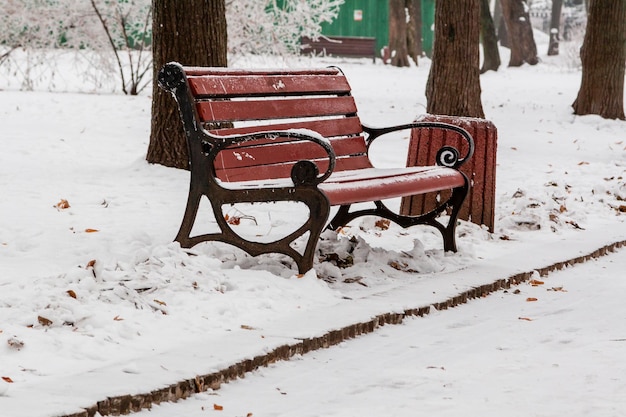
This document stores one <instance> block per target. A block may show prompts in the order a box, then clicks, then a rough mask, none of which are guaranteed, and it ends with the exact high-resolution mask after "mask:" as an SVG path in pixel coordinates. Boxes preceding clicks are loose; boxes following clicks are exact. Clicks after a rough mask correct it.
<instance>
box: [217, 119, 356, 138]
mask: <svg viewBox="0 0 626 417" xmlns="http://www.w3.org/2000/svg"><path fill="white" fill-rule="evenodd" d="M289 129H308V130H312V131H314V132H317V133H319V134H320V135H322V136H324V137H327V138H330V137H334V136H349V135H360V134H362V133H363V128H362V127H361V120H360V119H359V118H358V117H356V116H352V117H339V118H333V119H323V120H304V121H302V120H298V121H293V122H289V123H277V124H267V123H266V122H265V121H263V122H262V123H260V124H254V125H246V126H242V127H234V128H225V129H219V130H217V129H211V130H209V132H210V133H212V134H214V135H224V136H226V135H239V134H246V133H254V132H263V131H270V130H289Z"/></svg>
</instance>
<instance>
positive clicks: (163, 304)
mask: <svg viewBox="0 0 626 417" xmlns="http://www.w3.org/2000/svg"><path fill="white" fill-rule="evenodd" d="M154 302H155V303H157V304H158V305H161V306H166V305H167V304H166V303H165V301H161V300H157V299H156V298H155V299H154Z"/></svg>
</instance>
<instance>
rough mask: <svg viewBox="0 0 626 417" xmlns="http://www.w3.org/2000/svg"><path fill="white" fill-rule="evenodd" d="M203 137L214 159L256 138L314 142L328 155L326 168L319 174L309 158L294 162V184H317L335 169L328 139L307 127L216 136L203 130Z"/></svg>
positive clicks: (333, 155)
mask: <svg viewBox="0 0 626 417" xmlns="http://www.w3.org/2000/svg"><path fill="white" fill-rule="evenodd" d="M203 133H204V136H205V139H204V140H203V145H204V146H203V148H204V149H205V150H208V152H206V154H207V157H209V158H210V159H211V161H214V160H215V158H216V157H217V155H218V154H219V152H222V151H224V150H226V149H228V148H230V147H232V146H235V145H238V144H242V143H245V142H249V141H256V140H263V139H268V140H274V139H277V138H281V139H285V138H287V139H289V140H294V141H309V142H314V143H316V144H317V145H319V146H320V147H321V148H323V149H324V151H326V154H327V155H328V168H327V169H326V171H325V172H324V173H323V174H321V175H320V173H319V169H318V167H317V165H316V164H315V163H314V162H313V161H310V160H300V161H298V162H296V164H295V165H294V166H293V168H292V170H291V179H292V181H293V183H294V185H296V186H298V185H317V184H319V183H321V182H323V181H325V180H326V179H327V178H328V177H330V175H331V174H332V173H333V170H334V169H335V163H336V156H335V151H334V150H333V148H332V145H331V144H330V141H328V139H326V138H325V137H323V136H322V135H320V134H319V133H317V132H315V131H312V130H308V129H289V130H276V131H260V132H254V133H247V134H242V135H228V136H217V135H212V134H211V133H209V132H207V131H204V132H203Z"/></svg>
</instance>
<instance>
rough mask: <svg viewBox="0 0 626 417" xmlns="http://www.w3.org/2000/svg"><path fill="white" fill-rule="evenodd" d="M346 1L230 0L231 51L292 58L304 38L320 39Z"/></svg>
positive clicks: (229, 42)
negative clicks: (326, 24) (324, 27)
mask: <svg viewBox="0 0 626 417" xmlns="http://www.w3.org/2000/svg"><path fill="white" fill-rule="evenodd" d="M343 2H344V0H306V1H304V0H283V1H277V0H265V1H259V0H256V1H255V0H230V1H227V2H226V20H227V22H228V50H229V53H230V54H232V55H246V54H271V55H289V54H294V53H298V52H299V51H300V38H301V37H303V36H306V37H309V38H312V39H316V38H317V37H319V35H320V34H321V30H322V27H321V25H322V23H325V22H332V21H333V20H334V19H335V18H336V17H337V14H338V13H339V6H341V4H343Z"/></svg>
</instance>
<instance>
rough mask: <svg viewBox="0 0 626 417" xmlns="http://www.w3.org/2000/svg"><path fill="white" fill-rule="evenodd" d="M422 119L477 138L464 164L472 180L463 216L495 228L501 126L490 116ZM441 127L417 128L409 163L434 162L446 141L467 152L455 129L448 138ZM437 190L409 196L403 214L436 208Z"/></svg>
mask: <svg viewBox="0 0 626 417" xmlns="http://www.w3.org/2000/svg"><path fill="white" fill-rule="evenodd" d="M420 121H432V122H444V123H450V124H454V125H457V126H460V127H463V128H464V129H466V130H467V131H468V132H469V133H470V134H471V135H472V136H473V138H474V146H475V148H474V156H473V157H472V158H471V159H470V160H469V161H467V162H466V163H465V164H463V166H462V167H461V171H462V172H463V173H465V175H467V176H468V178H469V179H470V181H471V185H472V186H471V189H470V193H469V195H468V197H467V199H466V201H465V203H464V204H463V207H462V208H461V212H460V215H459V218H461V219H465V220H470V221H472V222H474V223H476V224H484V225H485V226H487V227H488V228H489V230H490V231H492V232H493V230H494V218H495V212H494V210H495V207H494V206H495V180H496V178H495V167H496V150H497V129H496V127H495V126H494V125H493V123H491V122H490V121H488V120H484V119H476V118H468V117H456V116H441V115H426V116H424V117H422V118H420ZM443 136H444V133H443V132H441V131H430V129H414V130H413V131H412V132H411V140H410V144H409V154H408V157H407V166H417V165H428V164H432V163H433V162H434V155H435V153H436V151H437V149H439V148H440V147H441V146H442V145H443V144H447V145H452V146H455V147H457V148H458V147H459V146H460V145H463V146H462V147H461V148H460V149H459V151H460V152H461V155H463V154H464V153H465V151H466V149H465V143H464V141H463V140H462V139H460V138H459V136H458V135H457V134H455V133H453V132H447V133H446V134H445V138H444V137H443ZM436 198H437V194H436V193H435V194H429V195H418V196H412V197H405V198H403V200H402V204H401V213H402V214H412V215H416V214H420V213H424V212H426V211H428V210H430V209H432V208H433V207H434V206H435V204H436Z"/></svg>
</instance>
